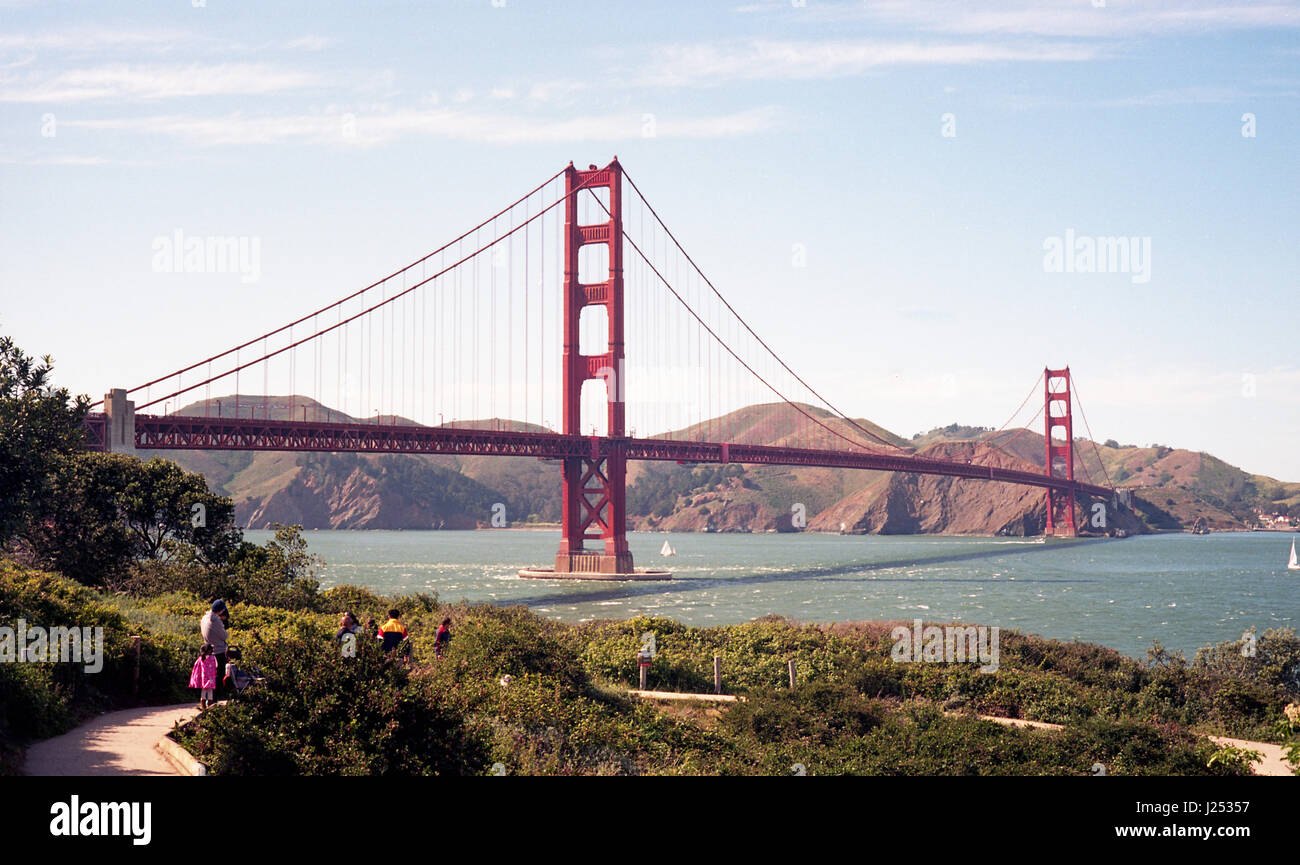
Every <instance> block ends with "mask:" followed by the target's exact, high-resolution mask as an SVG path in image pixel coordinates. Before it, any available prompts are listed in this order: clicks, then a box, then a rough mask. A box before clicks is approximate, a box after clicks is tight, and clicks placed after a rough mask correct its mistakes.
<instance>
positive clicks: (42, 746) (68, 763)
mask: <svg viewBox="0 0 1300 865" xmlns="http://www.w3.org/2000/svg"><path fill="white" fill-rule="evenodd" d="M198 712H199V707H198V705H197V704H195V703H183V704H180V705H176V706H148V707H144V708H139V709H123V710H122V711H120V712H108V713H107V714H104V715H100V716H99V717H98V718H94V719H92V720H90V721H87V722H86V723H85V724H82V725H81V726H80V727H77V728H76V729H75V730H72V731H71V732H69V733H64V734H63V735H62V736H55V737H54V738H53V739H45V740H43V741H40V742H37V743H35V744H34V745H32V746H31V747H29V748H28V749H27V759H26V761H25V762H24V763H23V768H22V771H23V774H24V775H176V774H178V773H177V772H176V770H175V769H173V768H172V766H171V764H170V763H168V762H167V761H166V760H165V759H163V757H162V755H161V754H159V753H158V751H157V750H156V749H155V748H154V744H155V743H156V742H157V741H158V740H159V739H160V738H162V736H163V735H164V734H166V733H168V732H170V731H171V729H172V724H173V723H175V722H176V721H178V720H180V721H188V720H189V719H190V718H192V717H194V716H195V715H197V714H198Z"/></svg>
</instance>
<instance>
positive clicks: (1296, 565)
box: [1286, 538, 1300, 571]
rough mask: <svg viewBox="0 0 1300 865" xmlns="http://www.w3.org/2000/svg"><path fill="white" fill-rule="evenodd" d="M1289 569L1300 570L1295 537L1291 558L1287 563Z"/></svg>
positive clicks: (1292, 543) (1292, 542)
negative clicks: (1296, 555)
mask: <svg viewBox="0 0 1300 865" xmlns="http://www.w3.org/2000/svg"><path fill="white" fill-rule="evenodd" d="M1286 567H1287V570H1288V571H1300V560H1298V559H1296V557H1295V538H1292V539H1291V560H1290V561H1288V562H1287V563H1286Z"/></svg>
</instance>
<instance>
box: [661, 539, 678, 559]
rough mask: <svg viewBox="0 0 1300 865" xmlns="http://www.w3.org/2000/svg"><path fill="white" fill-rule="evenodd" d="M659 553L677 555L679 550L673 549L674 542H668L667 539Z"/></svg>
mask: <svg viewBox="0 0 1300 865" xmlns="http://www.w3.org/2000/svg"><path fill="white" fill-rule="evenodd" d="M659 555H661V556H675V555H677V551H676V550H674V549H673V545H672V544H670V543H668V542H667V541H664V545H663V546H662V547H661V548H660V549H659Z"/></svg>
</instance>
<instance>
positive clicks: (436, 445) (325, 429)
mask: <svg viewBox="0 0 1300 865" xmlns="http://www.w3.org/2000/svg"><path fill="white" fill-rule="evenodd" d="M105 424H106V421H105V416H104V415H102V414H100V415H90V416H89V417H87V419H86V426H87V428H88V431H89V440H90V446H91V447H92V448H97V449H102V448H103V442H104V440H105V436H104V429H105ZM135 446H136V448H138V449H141V450H258V451H325V452H334V451H337V452H351V453H391V454H462V455H481V456H527V457H538V458H544V459H564V458H566V457H589V458H590V457H599V456H604V455H606V454H608V453H611V452H612V451H614V450H615V449H616V448H623V449H624V453H625V454H626V457H627V459H631V460H659V461H665V462H705V463H728V462H731V463H748V464H756V465H785V466H821V467H827V468H850V469H874V470H876V471H886V472H910V473H913V474H928V475H944V476H947V477H958V478H970V479H972V480H989V481H1002V482H1004V483H1013V484H1023V485H1026V486H1033V487H1043V488H1049V489H1059V490H1070V489H1074V490H1075V491H1077V492H1081V493H1086V494H1089V495H1094V496H1102V497H1106V498H1109V497H1110V496H1111V495H1112V493H1113V490H1111V489H1110V488H1108V487H1103V486H1098V485H1095V484H1086V483H1083V482H1080V481H1069V480H1067V479H1065V478H1058V477H1049V476H1047V475H1046V474H1039V473H1036V472H1026V471H1016V470H1014V469H1004V468H997V467H994V466H985V465H976V464H973V463H968V462H952V461H947V460H935V459H926V458H924V457H913V456H898V455H892V454H883V453H879V452H874V451H867V450H862V451H840V450H819V449H815V448H788V447H772V446H769V445H745V444H728V443H720V442H693V441H677V440H673V439H659V438H649V439H647V438H607V437H602V436H594V437H593V436H576V435H562V434H560V433H551V432H509V431H504V430H482V429H464V428H457V427H426V426H394V425H385V424H361V423H317V422H313V421H273V420H261V419H257V418H207V417H196V416H190V415H165V416H158V415H136V417H135Z"/></svg>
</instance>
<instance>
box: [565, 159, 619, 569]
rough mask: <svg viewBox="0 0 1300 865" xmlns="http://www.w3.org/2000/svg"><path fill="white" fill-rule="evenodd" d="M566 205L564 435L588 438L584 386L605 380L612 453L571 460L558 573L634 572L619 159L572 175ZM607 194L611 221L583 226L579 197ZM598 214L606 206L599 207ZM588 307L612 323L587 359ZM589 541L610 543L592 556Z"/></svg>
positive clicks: (593, 453)
mask: <svg viewBox="0 0 1300 865" xmlns="http://www.w3.org/2000/svg"><path fill="white" fill-rule="evenodd" d="M564 182H565V196H566V197H565V203H564V356H563V369H562V371H561V375H562V377H563V384H562V394H561V399H562V401H563V403H562V405H563V426H562V429H561V431H562V432H563V433H564V434H565V435H581V434H582V429H581V424H582V386H583V383H584V382H586V381H587V380H589V379H601V380H603V381H604V382H605V400H606V406H607V411H608V421H607V427H608V430H607V436H608V443H607V445H606V447H605V449H604V450H605V452H604V453H603V454H602V453H600V451H599V447H598V440H597V439H596V438H595V437H593V438H592V439H591V454H590V456H581V457H568V458H566V459H565V460H564V468H563V479H562V482H561V487H562V533H561V537H560V549H559V552H558V553H557V554H556V556H555V571H556V573H562V574H584V573H600V574H631V573H633V566H632V553H631V552H630V551H629V550H628V547H627V500H626V496H627V488H626V487H627V444H626V442H627V438H626V433H625V430H624V415H625V405H626V403H625V382H624V376H623V371H624V364H625V361H624V346H623V209H622V205H623V168H622V166H620V165H619V163H618V157H615V158H614V160H613V161H612V162H610V163H609V165H607V166H605V167H604V168H595V167H593V168H592V169H590V170H587V171H579V170H578V169H575V168H574V167H573V163H569V167H568V168H567V169H565V173H564ZM602 189H603V190H608V201H607V202H606V206H607V207H608V209H609V217H610V218H609V219H608V220H607V221H605V222H600V223H594V224H591V225H581V224H580V223H579V216H578V197H579V195H580V194H581V195H586V194H588V193H587V190H592V191H593V192H594V193H595V194H597V195H598V194H599V192H600V190H602ZM596 207H597V209H599V205H596ZM590 245H603V246H606V247H607V248H608V261H609V272H608V274H607V276H606V278H605V279H604V280H602V281H599V282H595V283H585V284H584V283H583V282H582V281H581V279H580V276H579V271H578V259H579V252H580V251H581V250H582V248H583V247H584V246H590ZM588 306H604V307H605V311H606V313H607V315H606V320H607V321H608V325H609V332H608V337H607V339H606V344H605V351H604V352H602V353H600V354H594V355H585V354H582V353H581V351H580V349H579V343H578V321H579V318H580V317H581V315H582V310H583V309H585V308H586V307H588ZM587 541H600V542H603V545H604V548H603V550H600V551H597V550H589V549H587V548H586V546H585V544H586V542H587Z"/></svg>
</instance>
